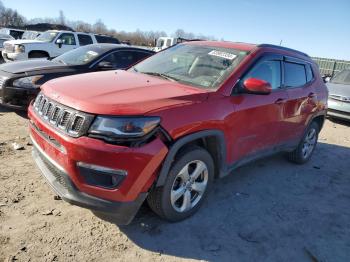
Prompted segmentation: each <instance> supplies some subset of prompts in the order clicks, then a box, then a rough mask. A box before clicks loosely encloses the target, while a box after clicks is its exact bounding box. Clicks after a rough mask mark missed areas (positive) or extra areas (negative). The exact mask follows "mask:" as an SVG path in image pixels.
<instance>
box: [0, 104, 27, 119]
mask: <svg viewBox="0 0 350 262" xmlns="http://www.w3.org/2000/svg"><path fill="white" fill-rule="evenodd" d="M11 112H14V113H15V114H17V115H18V116H20V117H23V118H26V119H28V115H27V111H24V110H15V109H11V108H7V107H4V106H1V105H0V116H1V115H2V114H4V113H11Z"/></svg>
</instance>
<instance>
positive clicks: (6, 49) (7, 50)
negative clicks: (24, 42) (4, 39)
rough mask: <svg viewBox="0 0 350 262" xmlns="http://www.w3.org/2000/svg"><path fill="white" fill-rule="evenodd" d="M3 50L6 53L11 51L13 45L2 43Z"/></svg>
mask: <svg viewBox="0 0 350 262" xmlns="http://www.w3.org/2000/svg"><path fill="white" fill-rule="evenodd" d="M4 48H5V51H6V52H8V53H13V52H14V51H15V46H14V45H11V44H9V43H5V44H4Z"/></svg>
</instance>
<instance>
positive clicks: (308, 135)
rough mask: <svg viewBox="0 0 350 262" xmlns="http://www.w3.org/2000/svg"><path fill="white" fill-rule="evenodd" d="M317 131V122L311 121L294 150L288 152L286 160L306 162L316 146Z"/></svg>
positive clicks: (318, 130)
mask: <svg viewBox="0 0 350 262" xmlns="http://www.w3.org/2000/svg"><path fill="white" fill-rule="evenodd" d="M319 132H320V128H319V126H318V124H317V123H316V122H312V123H311V124H310V125H309V127H308V129H307V130H306V132H305V134H304V137H303V138H302V139H301V141H300V143H299V145H298V147H297V148H296V149H295V150H294V151H292V152H290V153H288V155H287V157H288V160H289V161H291V162H294V163H296V164H304V163H306V162H308V161H309V160H310V158H311V156H312V154H313V152H314V150H315V148H316V145H317V140H318V133H319Z"/></svg>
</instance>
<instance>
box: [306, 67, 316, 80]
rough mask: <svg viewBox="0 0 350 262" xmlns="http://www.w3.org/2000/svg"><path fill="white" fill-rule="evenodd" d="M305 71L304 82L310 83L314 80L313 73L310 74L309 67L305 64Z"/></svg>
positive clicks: (310, 69)
mask: <svg viewBox="0 0 350 262" xmlns="http://www.w3.org/2000/svg"><path fill="white" fill-rule="evenodd" d="M305 70H306V81H307V82H310V81H311V80H312V79H313V78H314V73H313V72H312V68H311V65H309V64H306V66H305Z"/></svg>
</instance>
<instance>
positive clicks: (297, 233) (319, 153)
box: [119, 143, 350, 261]
mask: <svg viewBox="0 0 350 262" xmlns="http://www.w3.org/2000/svg"><path fill="white" fill-rule="evenodd" d="M349 159H350V148H347V147H341V146H336V145H331V144H326V143H319V144H318V146H317V148H316V151H315V153H314V156H313V158H312V160H311V161H310V162H309V163H307V164H305V165H295V164H292V163H289V162H288V161H286V160H285V158H284V157H283V156H280V155H279V156H274V157H270V158H266V159H263V160H260V161H257V162H254V163H252V164H250V165H248V166H245V167H242V168H240V169H238V170H236V171H234V172H233V173H232V174H231V175H230V176H227V177H225V178H222V179H220V180H217V181H216V182H215V185H214V186H213V189H212V191H211V193H210V195H209V197H208V199H207V200H206V202H205V203H204V205H203V206H202V208H201V209H200V210H199V212H198V213H197V214H195V215H194V216H193V217H191V218H189V219H187V220H184V221H182V222H179V223H168V222H166V221H164V220H161V219H160V218H158V217H157V216H156V215H154V214H153V213H152V212H151V211H150V209H149V208H148V207H147V205H144V206H143V207H142V208H141V210H140V212H139V213H138V215H137V217H136V218H135V219H134V221H133V222H132V223H131V224H130V225H128V226H119V228H120V230H121V231H122V232H123V233H125V234H126V235H127V236H128V238H129V239H130V240H131V241H133V242H134V243H135V244H136V245H138V246H140V247H141V248H144V249H146V250H150V251H153V252H157V253H159V255H162V254H166V255H171V256H175V257H180V258H191V259H200V260H209V261H271V260H272V261H316V260H314V259H318V260H319V261H321V260H322V261H323V260H324V259H325V260H327V261H328V260H330V259H334V261H346V260H347V258H349V257H350V244H349V243H350V209H349V203H350V193H349V190H348V189H349V186H350V172H349V170H350V164H349Z"/></svg>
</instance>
